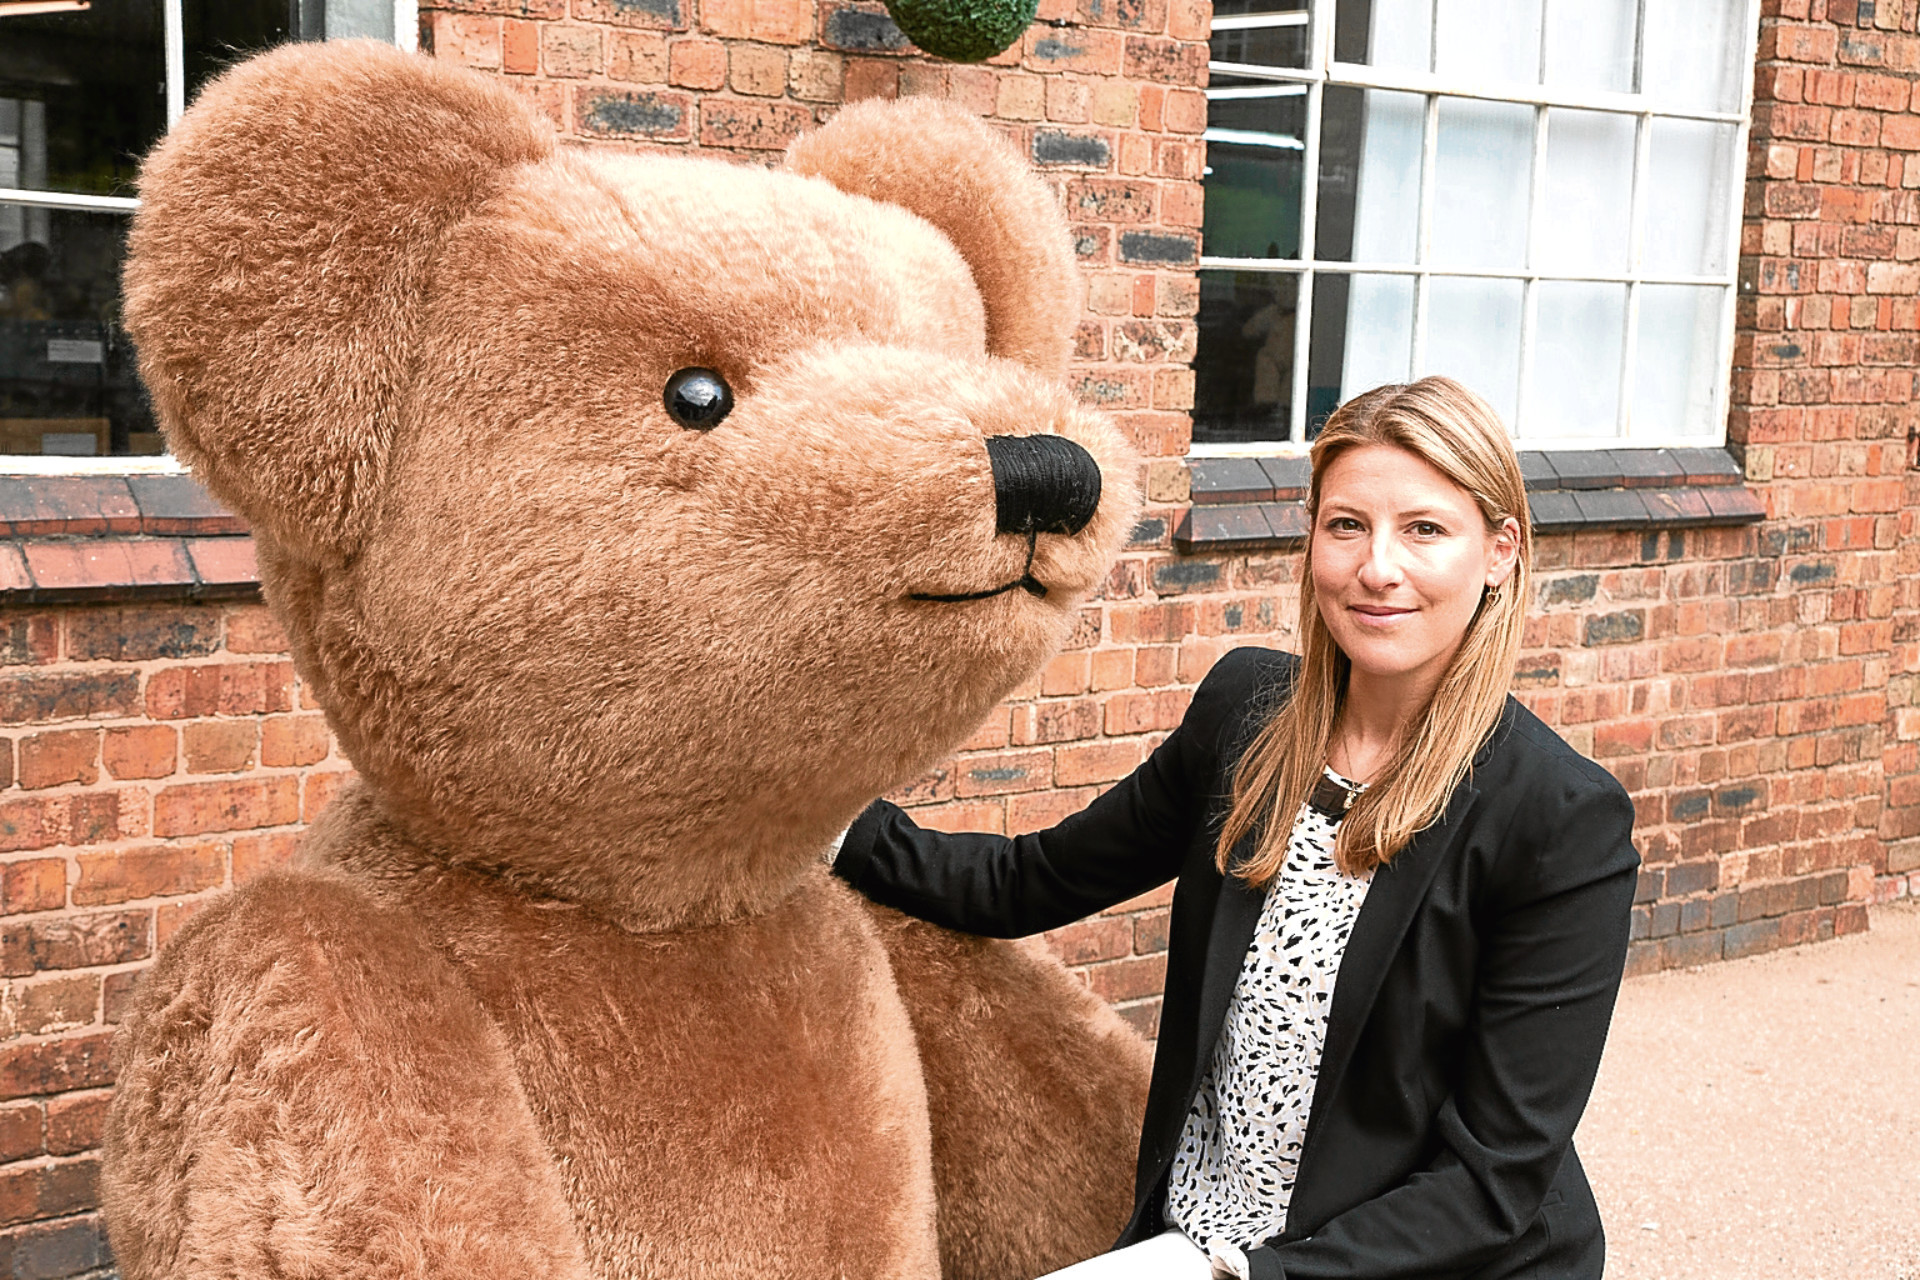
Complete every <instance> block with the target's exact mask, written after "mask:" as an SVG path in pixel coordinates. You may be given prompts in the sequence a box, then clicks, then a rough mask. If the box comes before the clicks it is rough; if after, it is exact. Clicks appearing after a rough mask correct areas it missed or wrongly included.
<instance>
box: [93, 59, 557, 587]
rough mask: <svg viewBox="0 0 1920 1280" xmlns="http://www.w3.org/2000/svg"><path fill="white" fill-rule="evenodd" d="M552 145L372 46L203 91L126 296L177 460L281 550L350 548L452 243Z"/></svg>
mask: <svg viewBox="0 0 1920 1280" xmlns="http://www.w3.org/2000/svg"><path fill="white" fill-rule="evenodd" d="M552 149H553V140H552V133H551V130H550V129H549V128H548V127H547V126H546V125H545V124H544V123H542V122H541V121H540V120H539V119H538V118H537V117H536V116H535V115H534V114H533V112H532V111H531V110H529V109H528V108H527V107H526V106H525V105H524V104H523V103H522V102H521V101H520V100H519V99H517V98H516V97H514V96H513V95H512V94H511V93H510V92H509V91H507V90H505V89H502V88H500V87H498V86H497V85H494V84H492V83H490V82H489V81H488V80H487V79H486V78H485V77H482V76H480V75H478V74H476V73H473V72H469V71H463V70H460V69H458V68H454V67H450V66H447V65H443V64H440V63H436V62H433V61H432V60H431V59H428V58H424V57H419V56H416V55H412V54H406V53H402V52H400V51H399V50H397V49H393V48H391V47H387V46H383V45H380V44H377V43H375V42H372V41H346V42H340V43H335V44H302V45H290V46H287V47H285V48H282V49H278V50H275V51H274V52H272V53H268V54H265V55H263V56H261V57H258V58H254V59H252V60H250V61H247V62H244V63H242V64H240V65H239V66H236V67H234V68H233V69H232V70H230V71H228V72H227V73H225V74H224V75H222V76H221V77H220V78H219V79H217V80H215V81H214V82H213V83H212V84H210V85H208V86H207V88H206V90H205V91H204V92H203V93H202V94H201V95H200V97H199V99H198V100H197V101H196V102H195V103H194V105H193V107H192V109H191V110H189V111H188V112H187V113H186V114H185V116H183V117H182V118H181V120H180V121H179V123H178V124H177V125H175V126H174V128H173V130H172V131H171V132H170V133H169V134H168V135H167V136H166V138H165V139H164V140H163V141H162V142H161V143H160V145H159V146H158V147H157V148H156V149H155V150H154V151H153V153H152V154H151V155H149V156H148V157H147V160H146V162H145V164H144V165H143V167H142V169H141V174H140V196H141V206H140V211H139V213H138V214H136V215H135V217H134V223H133V229H132V231H131V233H130V236H129V241H128V257H127V265H126V269H125V281H124V290H123V297H124V299H125V309H126V327H127V330H128V332H129V333H130V334H131V335H132V337H133V339H134V343H135V345H136V347H137V348H138V350H139V353H140V362H141V372H142V373H143V375H144V376H145V379H146V383H147V388H148V391H149V392H150V394H151V395H152V397H153V401H154V407H155V408H156V410H157V411H158V413H159V416H160V420H161V423H162V425H163V426H164V427H165V429H166V432H167V437H168V441H169V443H170V444H171V445H172V447H173V449H174V452H175V453H176V454H178V455H179V456H180V457H182V458H183V459H184V460H186V461H187V462H188V463H189V464H190V465H191V466H192V467H193V470H194V473H195V474H196V475H197V476H198V477H199V478H200V479H201V480H202V481H203V482H204V483H205V484H206V485H207V487H208V488H209V489H211V490H212V491H213V492H214V493H215V494H217V495H218V496H219V497H221V498H222V499H223V500H225V501H226V502H227V503H229V504H230V505H231V506H232V507H233V508H234V509H235V510H237V511H239V512H240V514H242V515H244V516H245V517H246V518H247V519H248V520H249V521H250V522H252V524H253V526H254V528H255V530H256V531H257V532H260V533H264V534H266V535H267V536H269V537H270V538H271V539H272V540H273V541H274V542H276V543H277V544H278V545H279V546H280V547H281V548H282V549H283V550H285V551H286V552H289V553H291V554H295V555H299V556H302V557H304V558H307V559H310V560H315V561H319V562H333V561H337V560H338V559H340V558H342V557H345V556H347V555H350V554H352V551H353V549H354V546H355V544H356V542H357V540H358V537H359V534H360V532H361V530H362V527H363V525H364V523H365V520H366V518H367V515H368V513H369V512H370V510H371V509H372V506H373V503H374V501H375V499H376V498H377V495H378V493H379V489H380V480H381V476H382V474H383V472H384V469H385V468H384V464H385V460H386V456H387V452H388V448H389V446H390V444H391V442H392V439H393V433H394V417H395V415H396V413H397V412H398V411H399V408H400V400H401V395H402V392H403V389H404V386H405V382H406V379H407V377H408V364H409V361H410V360H412V359H413V358H414V355H415V351H416V343H415V340H414V339H415V328H416V326H417V325H418V324H419V312H420V309H421V308H420V303H421V300H422V297H423V293H424V290H425V287H426V281H427V276H428V273H429V271H430V269H431V265H432V262H433V259H434V257H435V254H436V251H437V249H438V246H439V245H440V244H441V242H442V240H443V239H444V237H445V236H446V234H447V232H448V231H449V229H450V228H452V227H453V226H454V224H455V223H457V222H458V221H459V220H460V219H461V218H463V217H464V216H465V215H466V214H467V213H468V211H470V210H471V209H472V208H473V207H474V206H475V205H476V204H477V203H479V202H480V201H481V200H483V199H484V198H485V197H486V196H487V194H488V193H489V192H490V191H491V190H493V189H494V188H495V187H496V186H497V185H498V183H499V182H500V180H501V177H502V175H503V173H504V172H505V171H506V170H507V169H508V168H509V167H511V166H515V165H519V164H523V163H527V162H531V161H537V160H539V159H541V158H543V157H545V156H547V155H548V154H550V153H551V151H552Z"/></svg>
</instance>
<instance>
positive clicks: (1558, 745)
mask: <svg viewBox="0 0 1920 1280" xmlns="http://www.w3.org/2000/svg"><path fill="white" fill-rule="evenodd" d="M1474 772H1475V773H1476V774H1477V775H1478V776H1479V778H1480V779H1482V780H1484V782H1485V783H1487V784H1490V785H1498V786H1503V787H1505V786H1512V787H1517V788H1518V789H1520V790H1523V791H1532V792H1534V793H1535V794H1536V795H1538V796H1541V797H1542V798H1544V796H1545V795H1546V794H1548V793H1552V792H1562V793H1565V794H1566V795H1568V796H1569V797H1574V796H1586V795H1592V794H1595V793H1601V794H1606V795H1609V796H1617V797H1618V798H1619V799H1621V800H1625V799H1626V798H1627V792H1626V788H1625V787H1622V786H1621V785H1620V781H1619V779H1617V778H1615V777H1614V776H1613V775H1612V774H1611V773H1608V772H1607V770H1606V769H1605V768H1603V767H1602V766H1600V765H1598V764H1596V763H1594V762H1593V761H1592V760H1590V759H1588V758H1587V757H1586V756H1583V755H1581V754H1580V753H1579V752H1578V751H1576V750H1574V749H1573V747H1572V746H1571V745H1569V744H1568V742H1567V740H1566V739H1565V738H1562V737H1561V736H1560V735H1559V734H1557V733H1555V732H1554V731H1553V730H1552V729H1551V728H1549V727H1548V726H1547V724H1546V722H1545V721H1543V720H1541V719H1540V717H1538V716H1536V715H1534V714H1533V712H1531V711H1529V710H1527V709H1526V708H1525V707H1523V706H1521V705H1520V703H1519V701H1518V700H1517V699H1515V698H1513V697H1511V696H1509V697H1508V698H1507V705H1506V709H1505V710H1504V711H1503V712H1502V713H1501V715H1500V722H1499V724H1498V725H1496V726H1495V728H1494V731H1493V733H1492V734H1491V735H1490V736H1489V738H1488V739H1487V744H1486V745H1485V746H1484V747H1482V748H1481V749H1480V753H1479V755H1478V757H1477V758H1476V759H1475V761H1474Z"/></svg>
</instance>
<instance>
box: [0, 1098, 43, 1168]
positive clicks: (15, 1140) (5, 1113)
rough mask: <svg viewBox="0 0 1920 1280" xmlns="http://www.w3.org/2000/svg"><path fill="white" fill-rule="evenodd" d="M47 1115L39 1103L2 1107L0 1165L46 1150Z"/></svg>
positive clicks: (0, 1109)
mask: <svg viewBox="0 0 1920 1280" xmlns="http://www.w3.org/2000/svg"><path fill="white" fill-rule="evenodd" d="M45 1133H46V1114H45V1112H44V1111H42V1110H41V1107H40V1104H39V1103H37V1102H9V1103H7V1104H5V1105H4V1106H0V1163H5V1162H8V1161H12V1160H24V1159H26V1158H27V1157H28V1156H37V1155H39V1154H40V1153H41V1152H42V1151H45V1150H46V1137H45Z"/></svg>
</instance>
